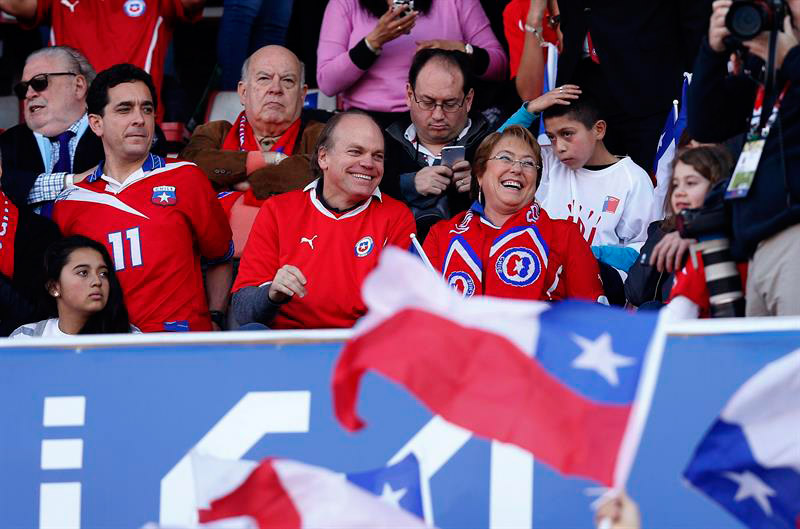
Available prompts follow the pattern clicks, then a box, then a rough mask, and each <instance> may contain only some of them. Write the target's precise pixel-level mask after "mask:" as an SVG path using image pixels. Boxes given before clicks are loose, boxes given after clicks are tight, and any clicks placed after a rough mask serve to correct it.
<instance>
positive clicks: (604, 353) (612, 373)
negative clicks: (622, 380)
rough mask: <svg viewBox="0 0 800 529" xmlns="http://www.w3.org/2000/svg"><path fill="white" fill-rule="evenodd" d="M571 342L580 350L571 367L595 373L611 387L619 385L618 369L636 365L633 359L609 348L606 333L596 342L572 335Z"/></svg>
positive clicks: (609, 336) (609, 342)
mask: <svg viewBox="0 0 800 529" xmlns="http://www.w3.org/2000/svg"><path fill="white" fill-rule="evenodd" d="M572 341H573V342H575V343H576V344H578V347H580V348H581V354H579V355H578V356H577V357H575V359H574V360H573V361H572V367H574V368H576V369H591V370H593V371H596V372H597V374H598V375H600V376H601V377H603V378H604V379H606V382H608V383H609V384H611V385H612V386H617V385H619V375H618V374H617V368H618V367H627V366H630V365H633V364H635V363H636V360H635V359H634V358H631V357H629V356H622V355H618V354H617V353H615V352H614V350H613V349H612V346H611V335H610V334H608V333H607V332H604V333H603V334H601V335H600V336H599V337H598V338H597V339H596V340H589V339H587V338H584V337H583V336H578V335H577V334H573V335H572Z"/></svg>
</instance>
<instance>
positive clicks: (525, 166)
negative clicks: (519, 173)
mask: <svg viewBox="0 0 800 529" xmlns="http://www.w3.org/2000/svg"><path fill="white" fill-rule="evenodd" d="M489 159H490V160H497V161H499V162H501V163H503V164H504V165H507V166H509V167H514V164H515V163H518V164H519V166H520V168H521V169H522V170H523V171H525V172H528V173H532V172H533V171H535V170H536V169H538V168H539V164H537V163H536V162H534V161H533V160H515V159H514V158H512V157H511V156H508V155H506V154H498V155H497V156H492V157H491V158H489Z"/></svg>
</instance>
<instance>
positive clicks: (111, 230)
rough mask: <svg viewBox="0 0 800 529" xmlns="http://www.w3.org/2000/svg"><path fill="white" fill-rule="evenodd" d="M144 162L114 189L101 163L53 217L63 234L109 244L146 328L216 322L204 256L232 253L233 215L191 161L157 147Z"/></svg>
mask: <svg viewBox="0 0 800 529" xmlns="http://www.w3.org/2000/svg"><path fill="white" fill-rule="evenodd" d="M142 169H143V172H142V173H139V174H138V175H137V174H136V173H134V174H133V175H131V176H130V177H129V178H128V180H126V182H125V184H124V185H123V186H122V188H121V189H120V190H118V191H117V193H116V194H115V193H114V192H113V191H112V190H111V189H109V187H110V186H108V185H107V183H106V181H105V180H103V179H101V178H99V176H100V174H101V171H102V165H101V166H100V168H98V170H97V171H96V172H95V173H93V174H92V175H91V176H90V177H89V178H87V179H86V180H84V181H83V182H81V183H79V184H77V187H75V188H71V189H68V190H66V191H65V192H64V193H62V195H61V196H59V198H58V200H57V201H56V203H55V206H54V210H53V218H54V220H55V221H56V222H57V223H58V225H59V227H60V228H61V231H62V233H64V235H75V234H80V235H85V236H87V237H89V238H92V239H94V240H96V241H99V242H101V243H104V244H105V245H106V247H107V248H108V252H109V254H111V257H112V258H113V260H114V268H115V269H116V271H117V275H118V277H119V281H120V283H121V284H122V290H123V291H124V293H125V305H126V306H127V308H128V312H129V314H130V318H131V323H133V324H134V325H136V326H137V327H139V328H140V329H141V330H142V331H144V332H157V331H164V330H191V331H208V330H211V320H210V318H209V313H208V303H207V301H206V294H205V289H204V287H203V277H202V274H201V271H200V256H201V255H202V256H205V257H207V258H209V259H215V260H218V259H223V258H225V257H229V256H230V255H232V253H233V252H232V251H231V250H232V245H231V229H230V226H229V225H228V219H227V218H226V217H225V213H224V212H223V211H222V207H221V206H220V205H219V202H218V201H217V198H216V194H215V193H214V191H213V190H212V189H211V185H210V184H209V181H208V177H206V175H205V174H204V173H203V171H201V170H200V169H199V168H198V167H197V166H196V165H194V164H193V163H189V162H180V163H166V162H165V161H164V159H163V158H159V157H157V156H152V155H151V157H150V158H149V159H148V161H147V162H146V163H145V166H144V167H143V168H142Z"/></svg>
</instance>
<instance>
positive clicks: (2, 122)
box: [0, 96, 20, 129]
mask: <svg viewBox="0 0 800 529" xmlns="http://www.w3.org/2000/svg"><path fill="white" fill-rule="evenodd" d="M18 123H20V104H19V99H17V98H16V97H15V96H2V97H0V129H10V128H11V127H13V126H14V125H17V124H18Z"/></svg>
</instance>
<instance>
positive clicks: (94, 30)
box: [0, 0, 205, 122]
mask: <svg viewBox="0 0 800 529" xmlns="http://www.w3.org/2000/svg"><path fill="white" fill-rule="evenodd" d="M204 2H205V0H102V1H97V0H0V10H2V11H6V12H7V13H8V14H10V15H14V16H15V17H17V18H19V19H20V21H21V22H22V23H23V25H25V26H28V27H34V26H38V25H40V24H49V25H50V42H49V43H50V45H51V46H64V45H66V46H72V47H73V48H76V49H78V50H79V51H81V52H82V53H83V54H84V55H86V57H87V58H88V59H89V62H90V63H92V66H94V68H95V70H97V71H100V70H105V69H106V68H109V67H111V66H112V65H114V64H118V63H123V62H128V63H131V64H135V65H136V66H138V67H139V68H142V69H144V71H146V72H147V73H149V74H150V75H152V76H153V81H154V82H155V86H156V93H157V94H160V93H161V86H162V80H163V77H164V58H165V57H166V54H167V47H168V46H169V41H170V39H171V38H172V30H173V27H174V26H175V23H176V22H191V21H193V20H196V19H197V18H198V17H199V16H200V14H201V12H202V10H203V4H204ZM158 116H159V119H158V121H159V122H160V121H161V118H163V117H164V115H163V111H162V112H161V113H160V114H159V115H158Z"/></svg>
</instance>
